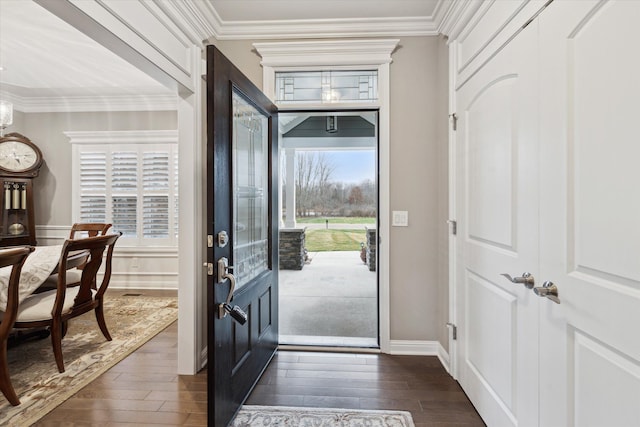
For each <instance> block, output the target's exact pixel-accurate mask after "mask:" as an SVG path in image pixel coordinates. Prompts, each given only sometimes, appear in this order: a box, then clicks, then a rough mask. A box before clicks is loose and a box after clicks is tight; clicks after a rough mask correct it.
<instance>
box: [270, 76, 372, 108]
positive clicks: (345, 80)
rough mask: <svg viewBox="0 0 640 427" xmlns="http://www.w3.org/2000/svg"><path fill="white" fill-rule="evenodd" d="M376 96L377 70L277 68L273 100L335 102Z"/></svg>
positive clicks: (355, 100) (360, 99) (359, 100)
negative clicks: (282, 69) (283, 69)
mask: <svg viewBox="0 0 640 427" xmlns="http://www.w3.org/2000/svg"><path fill="white" fill-rule="evenodd" d="M377 100H378V71H377V70H370V71H342V70H325V71H295V72H292V71H278V72H276V102H287V103H311V102H313V103H318V102H321V103H335V102H371V101H377Z"/></svg>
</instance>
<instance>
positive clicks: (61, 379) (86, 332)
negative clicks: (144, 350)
mask: <svg viewBox="0 0 640 427" xmlns="http://www.w3.org/2000/svg"><path fill="white" fill-rule="evenodd" d="M105 317H106V322H107V327H108V328H109V332H110V333H111V337H112V338H113V341H107V340H105V338H104V336H103V335H102V333H101V332H100V329H99V328H98V324H97V322H96V318H95V315H94V314H93V312H89V313H86V314H84V315H82V316H80V317H77V318H75V319H72V320H71V321H70V322H69V330H68V332H67V335H66V336H65V338H64V339H63V340H62V354H63V356H64V364H65V370H66V371H65V372H64V373H62V374H60V373H58V369H57V368H56V362H55V359H54V357H53V350H52V348H51V339H50V338H45V339H39V340H33V341H27V342H24V343H21V344H19V345H17V346H15V347H13V348H10V349H9V373H10V375H11V382H12V384H13V387H14V388H15V390H16V393H17V395H18V397H19V398H20V402H21V404H20V405H19V406H15V407H14V406H11V404H10V403H9V402H7V400H6V399H5V397H4V395H2V393H0V425H10V426H28V425H30V424H32V423H34V422H35V421H37V420H39V419H40V418H42V417H43V416H44V415H46V414H47V413H48V412H50V411H51V410H53V409H54V408H55V407H56V406H58V405H60V404H61V403H62V402H64V401H65V400H67V399H68V398H69V397H71V396H72V395H73V394H74V393H76V392H77V391H79V390H80V389H82V388H83V387H84V386H85V385H87V384H89V383H90V382H91V381H93V380H94V379H95V378H96V377H98V376H99V375H101V374H103V373H104V372H105V371H107V370H108V369H109V368H111V367H112V366H113V365H115V364H116V363H118V362H119V361H120V360H122V359H124V358H125V357H126V356H128V355H129V354H131V353H132V352H133V351H135V350H136V349H137V348H139V347H140V346H141V345H142V344H144V343H145V342H147V341H149V340H150V339H151V338H153V337H154V336H155V335H157V334H158V333H159V332H161V331H162V330H163V329H165V328H166V327H167V326H169V325H170V324H171V323H173V322H174V321H175V320H176V319H177V318H178V301H177V298H175V297H148V296H135V295H132V296H127V295H124V296H113V297H111V296H109V293H108V292H107V294H106V298H105Z"/></svg>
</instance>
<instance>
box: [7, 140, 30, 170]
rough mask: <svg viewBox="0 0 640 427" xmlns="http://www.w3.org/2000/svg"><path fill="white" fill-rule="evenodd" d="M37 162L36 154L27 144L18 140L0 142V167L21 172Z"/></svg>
mask: <svg viewBox="0 0 640 427" xmlns="http://www.w3.org/2000/svg"><path fill="white" fill-rule="evenodd" d="M37 162H38V154H37V153H36V150H34V149H33V147H31V146H30V145H28V144H25V143H22V142H20V141H5V142H2V143H0V167H1V168H3V169H5V170H8V171H12V172H21V171H25V170H28V169H30V168H31V167H33V166H34V165H35V164H36V163H37Z"/></svg>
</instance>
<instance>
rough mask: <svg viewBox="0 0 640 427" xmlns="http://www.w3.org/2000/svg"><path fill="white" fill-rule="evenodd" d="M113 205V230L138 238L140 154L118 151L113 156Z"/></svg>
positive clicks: (125, 235) (124, 235)
mask: <svg viewBox="0 0 640 427" xmlns="http://www.w3.org/2000/svg"><path fill="white" fill-rule="evenodd" d="M111 191H112V194H111V203H112V212H113V218H112V221H113V228H114V229H115V230H117V231H121V232H122V237H136V230H137V223H138V153H137V152H133V151H129V152H121V151H116V152H114V153H112V155H111Z"/></svg>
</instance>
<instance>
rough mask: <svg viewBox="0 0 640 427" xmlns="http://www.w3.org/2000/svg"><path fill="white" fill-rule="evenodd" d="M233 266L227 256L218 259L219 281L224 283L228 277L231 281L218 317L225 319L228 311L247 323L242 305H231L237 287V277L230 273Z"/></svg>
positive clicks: (236, 318)
mask: <svg viewBox="0 0 640 427" xmlns="http://www.w3.org/2000/svg"><path fill="white" fill-rule="evenodd" d="M231 269H233V267H230V266H229V260H228V259H227V258H226V257H222V258H220V259H219V260H218V283H224V282H225V281H226V280H227V279H229V282H230V283H231V287H229V294H228V295H227V301H226V302H221V303H220V304H218V318H219V319H223V318H224V317H226V315H227V313H228V314H231V317H232V318H233V319H234V320H235V321H236V322H238V323H240V324H241V325H244V324H245V323H247V313H245V312H244V311H243V310H242V309H241V308H240V307H238V306H237V305H234V306H233V307H231V299H232V298H233V291H234V290H235V288H236V277H235V276H234V275H233V274H231V273H229V270H231Z"/></svg>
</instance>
